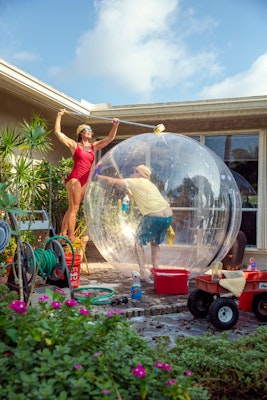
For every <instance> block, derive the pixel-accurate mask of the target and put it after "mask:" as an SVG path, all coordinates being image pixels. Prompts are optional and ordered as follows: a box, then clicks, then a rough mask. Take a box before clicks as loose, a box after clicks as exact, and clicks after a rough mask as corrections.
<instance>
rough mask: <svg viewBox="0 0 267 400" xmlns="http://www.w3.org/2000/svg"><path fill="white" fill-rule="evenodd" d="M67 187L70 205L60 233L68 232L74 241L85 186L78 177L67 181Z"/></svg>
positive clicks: (63, 234)
mask: <svg viewBox="0 0 267 400" xmlns="http://www.w3.org/2000/svg"><path fill="white" fill-rule="evenodd" d="M66 189H67V192H68V201H69V207H68V210H67V212H66V214H65V215H64V218H63V221H62V228H61V233H60V234H61V235H62V236H66V234H68V238H69V239H70V241H74V240H75V234H74V231H75V226H76V217H77V213H78V211H79V207H80V203H81V199H82V195H83V193H84V188H82V187H81V184H80V182H79V181H77V179H71V180H70V181H69V182H67V184H66Z"/></svg>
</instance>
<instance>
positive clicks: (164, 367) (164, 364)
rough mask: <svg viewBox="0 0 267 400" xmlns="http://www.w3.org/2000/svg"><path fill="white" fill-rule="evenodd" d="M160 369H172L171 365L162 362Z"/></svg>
mask: <svg viewBox="0 0 267 400" xmlns="http://www.w3.org/2000/svg"><path fill="white" fill-rule="evenodd" d="M161 369H162V370H163V371H170V370H171V369H172V367H171V366H170V365H169V364H166V363H162V367H161Z"/></svg>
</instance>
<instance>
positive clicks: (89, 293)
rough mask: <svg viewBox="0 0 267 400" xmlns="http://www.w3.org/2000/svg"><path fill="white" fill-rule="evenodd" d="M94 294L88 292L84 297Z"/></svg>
mask: <svg viewBox="0 0 267 400" xmlns="http://www.w3.org/2000/svg"><path fill="white" fill-rule="evenodd" d="M92 294H93V292H87V293H85V295H84V297H90V296H92Z"/></svg>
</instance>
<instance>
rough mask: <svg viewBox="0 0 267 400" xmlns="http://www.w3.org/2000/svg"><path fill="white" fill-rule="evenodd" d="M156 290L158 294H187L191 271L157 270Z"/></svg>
mask: <svg viewBox="0 0 267 400" xmlns="http://www.w3.org/2000/svg"><path fill="white" fill-rule="evenodd" d="M151 272H152V274H153V276H154V289H155V293H157V294H187V293H188V277H189V274H190V273H189V271H187V270H185V269H155V268H152V269H151Z"/></svg>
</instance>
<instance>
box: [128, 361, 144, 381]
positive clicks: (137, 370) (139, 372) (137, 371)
mask: <svg viewBox="0 0 267 400" xmlns="http://www.w3.org/2000/svg"><path fill="white" fill-rule="evenodd" d="M131 373H132V374H134V375H135V376H136V377H137V378H145V377H146V370H145V368H144V367H143V365H142V364H137V366H136V367H135V368H132V369H131Z"/></svg>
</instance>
